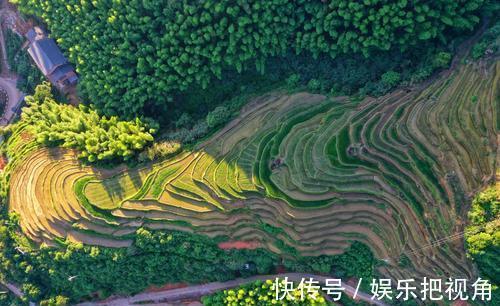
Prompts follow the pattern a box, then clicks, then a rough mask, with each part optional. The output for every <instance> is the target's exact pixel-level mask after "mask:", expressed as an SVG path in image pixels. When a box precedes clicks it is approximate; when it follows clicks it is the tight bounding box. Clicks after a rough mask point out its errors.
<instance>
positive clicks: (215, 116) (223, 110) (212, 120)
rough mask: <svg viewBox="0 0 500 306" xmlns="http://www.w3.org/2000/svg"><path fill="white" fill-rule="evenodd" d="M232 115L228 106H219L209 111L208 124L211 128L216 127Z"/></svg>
mask: <svg viewBox="0 0 500 306" xmlns="http://www.w3.org/2000/svg"><path fill="white" fill-rule="evenodd" d="M230 117H231V114H230V113H229V111H228V109H227V107H225V106H217V107H216V108H215V109H214V110H213V111H211V112H209V113H208V115H207V118H206V121H207V125H208V127H209V128H214V127H217V126H219V125H222V124H224V123H226V121H227V120H228V119H229V118H230Z"/></svg>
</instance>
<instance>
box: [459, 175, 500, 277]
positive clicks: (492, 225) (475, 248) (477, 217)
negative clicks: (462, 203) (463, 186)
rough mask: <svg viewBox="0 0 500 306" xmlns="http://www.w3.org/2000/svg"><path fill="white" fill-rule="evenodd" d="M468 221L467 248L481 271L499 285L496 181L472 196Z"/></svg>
mask: <svg viewBox="0 0 500 306" xmlns="http://www.w3.org/2000/svg"><path fill="white" fill-rule="evenodd" d="M469 221H470V225H469V226H468V227H467V230H466V236H465V240H466V244H467V251H468V253H469V255H470V256H471V257H472V258H473V260H474V261H475V262H476V264H477V266H478V268H479V271H480V272H481V274H482V275H484V276H485V277H487V278H488V279H490V280H492V282H493V283H494V284H496V285H500V183H498V184H497V185H496V186H492V187H489V188H487V189H486V190H484V191H483V192H481V193H479V194H478V195H477V196H476V198H475V199H474V200H473V202H472V207H471V210H470V211H469Z"/></svg>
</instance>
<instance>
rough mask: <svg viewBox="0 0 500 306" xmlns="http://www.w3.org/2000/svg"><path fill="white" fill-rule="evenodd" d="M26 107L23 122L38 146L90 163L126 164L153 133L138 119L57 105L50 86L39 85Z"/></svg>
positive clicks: (29, 97)
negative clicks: (56, 147)
mask: <svg viewBox="0 0 500 306" xmlns="http://www.w3.org/2000/svg"><path fill="white" fill-rule="evenodd" d="M26 103H27V104H28V107H25V108H24V109H23V113H22V120H23V121H24V122H26V123H29V128H30V129H31V130H32V131H33V134H34V135H36V139H37V141H38V142H39V143H41V144H49V145H60V146H62V147H66V148H76V149H78V150H79V152H80V157H82V158H84V159H86V160H88V161H89V162H95V161H100V160H111V159H114V158H117V159H118V160H120V161H121V160H128V159H129V158H131V157H132V156H134V155H135V153H136V152H138V151H141V150H142V149H143V148H144V147H145V146H146V145H148V144H150V143H151V142H152V141H153V136H152V135H151V134H153V133H154V132H155V130H154V129H149V128H147V127H146V125H145V124H144V123H142V122H141V121H140V120H139V119H138V118H136V119H135V121H121V120H118V118H117V117H115V116H112V117H110V118H106V117H104V116H99V115H98V114H97V112H96V111H95V110H93V109H91V108H88V107H86V106H84V105H81V104H80V105H79V107H73V106H71V105H67V104H60V103H58V102H56V101H55V100H54V97H53V96H52V94H51V91H50V85H49V83H43V84H41V85H38V86H37V87H36V89H35V93H34V95H33V96H27V97H26Z"/></svg>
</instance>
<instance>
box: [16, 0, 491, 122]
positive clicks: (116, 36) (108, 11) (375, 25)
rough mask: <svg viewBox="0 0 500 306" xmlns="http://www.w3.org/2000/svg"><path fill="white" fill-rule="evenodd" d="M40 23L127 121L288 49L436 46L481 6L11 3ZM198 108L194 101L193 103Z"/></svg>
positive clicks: (105, 103) (87, 83)
mask: <svg viewBox="0 0 500 306" xmlns="http://www.w3.org/2000/svg"><path fill="white" fill-rule="evenodd" d="M13 2H14V3H16V4H18V5H19V8H20V9H21V11H23V12H25V13H31V14H35V15H37V16H39V17H41V18H42V19H43V20H44V22H46V23H47V25H48V26H49V29H50V30H51V31H52V34H53V36H54V37H55V38H57V42H58V43H59V44H60V45H61V46H62V48H63V49H64V50H65V51H66V52H67V54H68V56H69V58H70V60H71V61H72V62H73V63H75V64H76V66H77V71H78V72H79V73H80V75H81V76H82V78H81V90H82V93H83V94H84V95H85V96H87V97H98V99H95V101H94V102H95V103H96V104H97V106H98V108H99V109H101V110H103V111H104V113H105V114H107V115H121V116H125V117H132V116H133V115H137V114H140V113H141V112H142V111H143V109H144V107H145V106H146V107H147V106H151V105H165V104H166V103H168V102H170V101H171V100H172V96H173V95H174V93H176V92H178V91H184V90H186V89H188V88H189V87H190V86H192V85H194V84H197V85H201V86H203V87H206V86H207V85H208V84H209V83H210V81H211V80H212V79H213V78H214V77H218V78H221V74H222V72H223V70H224V69H227V68H230V69H236V70H237V71H239V72H241V71H243V70H245V69H249V68H250V67H254V66H256V67H257V70H259V71H261V72H263V71H264V69H265V67H264V62H265V59H266V58H267V57H269V56H279V55H285V54H286V53H287V52H289V51H290V49H292V50H294V51H295V52H297V53H300V52H307V53H311V54H312V55H314V56H315V57H316V56H318V55H320V54H328V55H330V56H331V57H335V56H337V55H340V54H349V53H363V54H365V55H367V56H368V55H369V54H370V52H371V51H372V50H389V49H391V48H392V49H393V48H399V49H401V50H403V51H404V50H407V49H409V48H412V46H415V45H417V44H421V43H422V42H424V41H429V40H432V39H440V40H445V36H444V34H445V32H446V31H448V30H452V29H457V30H463V29H471V28H472V27H473V26H474V25H475V24H477V23H478V22H479V17H478V16H477V15H478V12H479V9H480V8H481V6H482V5H484V3H485V2H487V1H486V0H467V1H466V0H434V1H425V0H418V1H407V0H385V1H381V0H364V1H360V2H354V1H348V0H343V1H328V2H326V3H325V1H320V0H294V1H288V0H272V1H262V0H249V1H244V0H242V1H229V0H208V1H203V2H200V1H197V0H184V1H178V0H169V1H154V0H147V1H138V0H132V1H126V2H122V1H63V0H15V1H13ZM200 102H203V101H200Z"/></svg>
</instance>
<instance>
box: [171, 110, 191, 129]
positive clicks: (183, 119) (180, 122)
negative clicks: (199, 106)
mask: <svg viewBox="0 0 500 306" xmlns="http://www.w3.org/2000/svg"><path fill="white" fill-rule="evenodd" d="M192 121H193V118H191V116H190V115H189V114H188V113H182V115H181V116H180V117H179V119H177V120H176V121H175V127H176V128H178V129H180V128H188V127H190V126H191V122H192Z"/></svg>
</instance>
